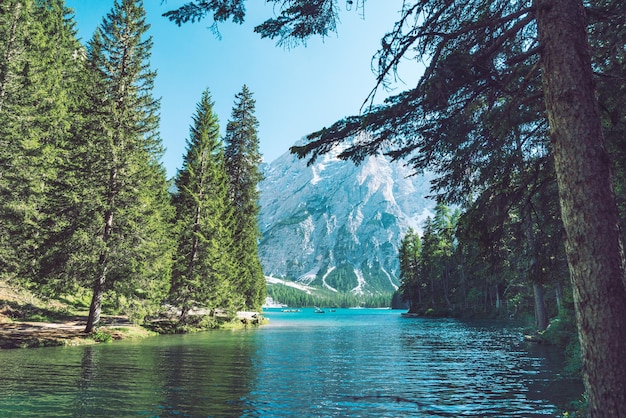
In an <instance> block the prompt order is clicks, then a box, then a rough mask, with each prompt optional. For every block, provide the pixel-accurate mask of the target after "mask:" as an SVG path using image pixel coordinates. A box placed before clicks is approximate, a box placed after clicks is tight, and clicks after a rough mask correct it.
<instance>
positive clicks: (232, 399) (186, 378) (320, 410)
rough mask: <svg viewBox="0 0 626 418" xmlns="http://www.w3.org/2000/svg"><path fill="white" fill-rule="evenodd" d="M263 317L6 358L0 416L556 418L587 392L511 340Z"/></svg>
mask: <svg viewBox="0 0 626 418" xmlns="http://www.w3.org/2000/svg"><path fill="white" fill-rule="evenodd" d="M267 315H268V316H269V317H270V319H271V323H270V325H268V326H264V327H262V328H260V329H249V330H244V331H216V332H208V333H200V334H194V335H185V336H165V337H156V338H150V339H147V340H142V341H139V342H116V343H113V344H101V345H97V346H87V347H66V348H45V349H37V350H8V351H0V364H1V365H2V366H1V369H0V416H49V417H54V416H128V415H145V416H174V415H176V416H218V417H221V416H228V417H230V416H249V417H257V416H355V417H356V416H359V417H364V416H372V417H374V416H376V417H378V416H389V417H397V416H420V417H422V416H425V417H428V416H432V417H445V416H553V415H554V414H555V410H556V408H555V405H556V404H557V403H560V402H565V401H567V400H570V399H574V398H576V397H578V395H579V394H580V392H581V390H582V388H581V385H580V383H579V382H570V381H568V380H565V379H562V378H561V377H560V376H559V374H558V372H559V368H560V367H561V365H560V363H559V360H560V359H559V358H554V355H553V353H546V352H542V351H540V349H538V348H536V347H532V346H528V345H526V343H524V342H523V341H522V339H521V334H520V330H519V329H515V328H505V327H502V326H501V325H498V324H494V323H487V322H476V323H463V322H458V321H455V320H448V319H441V320H439V319H438V320H423V319H407V318H401V317H400V314H399V312H398V311H389V310H369V309H361V310H342V309H338V310H337V311H336V312H332V313H330V312H327V313H326V314H313V312H312V310H311V311H309V310H306V309H305V310H303V311H302V312H300V313H282V312H270V313H268V314H267ZM541 350H543V348H542V349H541ZM548 354H550V355H548ZM555 379H560V380H559V383H558V385H555V384H554V382H555ZM555 389H556V390H555Z"/></svg>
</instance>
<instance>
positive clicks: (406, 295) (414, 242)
mask: <svg viewBox="0 0 626 418" xmlns="http://www.w3.org/2000/svg"><path fill="white" fill-rule="evenodd" d="M421 251H422V243H421V240H420V237H419V235H418V234H417V233H416V232H415V231H414V230H413V228H409V230H408V231H407V233H406V235H405V236H404V237H403V238H402V241H401V242H400V251H399V259H400V288H399V289H398V290H399V292H400V294H401V295H402V298H403V300H405V301H407V302H408V303H409V312H416V311H417V309H418V308H419V307H420V306H421V304H422V284H421V282H420V274H419V273H420V267H421V265H420V256H421Z"/></svg>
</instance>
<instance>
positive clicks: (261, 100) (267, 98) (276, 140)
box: [66, 0, 421, 176]
mask: <svg viewBox="0 0 626 418" xmlns="http://www.w3.org/2000/svg"><path fill="white" fill-rule="evenodd" d="M185 2H186V1H184V0H168V1H167V2H164V3H162V2H161V0H144V6H145V8H146V10H147V20H148V23H150V24H151V25H152V26H151V29H150V32H149V34H150V35H152V37H153V41H154V47H153V49H152V57H151V66H152V68H153V69H156V70H157V72H158V75H157V79H156V82H155V90H154V96H155V97H160V98H161V129H160V132H161V137H162V138H163V144H164V146H165V148H166V154H165V156H164V158H163V162H164V164H165V167H166V168H167V171H168V175H169V176H173V175H174V174H176V170H177V169H178V168H180V166H181V163H182V156H183V154H184V153H185V148H186V140H187V138H188V136H189V135H188V134H189V126H190V124H191V118H192V115H193V114H194V112H195V109H196V104H197V102H198V101H199V100H200V95H201V93H202V91H203V90H204V89H205V88H208V89H209V90H210V92H211V96H212V98H213V101H214V102H215V108H214V109H215V111H216V113H217V115H218V116H219V121H220V128H221V132H222V134H224V130H225V127H226V124H227V122H228V120H229V119H230V117H231V111H232V108H233V105H234V99H235V94H237V93H239V92H240V91H241V88H242V86H243V85H244V84H246V85H247V86H248V87H249V89H250V91H251V92H252V93H253V97H254V99H255V100H256V117H257V119H258V120H259V131H258V134H259V140H260V151H261V153H262V154H263V158H264V160H265V161H266V162H271V161H273V160H274V159H276V158H277V157H279V156H280V155H282V154H283V153H285V152H288V149H289V147H290V146H291V145H293V144H294V143H295V142H296V141H298V140H299V139H300V138H302V137H303V136H305V135H306V134H308V133H310V132H313V131H316V130H318V129H321V128H323V127H324V126H329V125H331V124H332V123H333V122H335V121H337V120H339V119H341V118H342V117H344V116H348V115H354V114H357V113H358V112H359V109H360V108H361V104H362V103H363V101H364V100H365V98H366V97H367V95H368V93H369V92H370V90H371V89H372V88H373V87H374V85H375V75H374V73H373V72H372V66H371V65H372V61H371V58H372V56H373V55H374V53H375V52H376V50H377V49H378V46H379V45H380V39H381V38H382V36H383V35H384V34H385V33H386V32H388V31H390V30H391V29H392V28H393V23H394V22H395V21H396V18H397V17H398V11H399V10H400V7H401V4H402V0H369V1H367V2H366V4H365V10H364V16H363V14H361V13H359V11H354V10H352V11H347V10H345V9H344V10H343V12H342V14H341V16H340V19H341V23H340V25H339V26H338V35H334V34H332V35H331V36H330V37H327V38H325V39H324V40H322V39H320V38H316V39H311V40H309V41H308V42H307V45H306V46H298V47H295V48H292V49H284V48H281V47H277V46H276V44H275V41H272V40H269V39H261V38H260V36H259V35H258V34H256V33H254V32H253V28H254V26H256V25H257V24H259V23H261V22H262V21H263V20H265V19H266V18H268V17H272V16H274V14H273V10H272V8H271V6H268V5H267V4H265V2H264V1H262V0H250V1H248V2H247V8H248V13H247V18H246V23H245V24H243V25H236V24H232V23H222V24H220V26H219V29H220V32H221V39H218V38H217V37H216V36H215V35H214V34H213V32H211V30H209V29H208V26H209V25H210V24H211V23H212V20H210V19H207V20H204V21H201V22H196V23H193V24H192V23H187V24H185V25H183V26H182V27H178V26H176V25H175V24H174V23H172V22H170V21H168V20H167V19H165V18H164V17H162V16H161V15H162V14H163V13H164V12H165V11H167V10H171V9H173V8H176V7H177V6H180V5H182V4H184V3H185ZM354 3H355V4H356V3H357V1H355V2H354ZM66 4H67V6H68V7H71V8H73V9H74V11H75V21H76V23H77V28H78V31H79V36H80V38H81V39H82V41H83V43H85V42H87V41H88V40H89V39H90V38H91V36H92V35H93V32H94V30H95V29H96V27H97V26H99V25H100V24H101V23H102V18H103V17H104V16H105V15H106V14H107V13H108V12H109V11H110V10H111V8H112V6H113V0H66ZM339 4H340V5H341V6H342V7H344V4H345V2H344V1H343V0H340V1H339ZM419 68H421V67H420V66H418V65H417V64H413V63H407V64H406V69H405V70H403V73H402V74H401V76H402V78H403V81H404V83H402V82H401V83H398V84H397V87H396V90H395V91H393V92H391V93H398V92H400V91H402V90H406V89H407V88H410V87H413V86H414V85H415V82H416V81H417V78H418V75H419V71H420V70H419ZM388 95H389V92H385V91H384V90H383V91H380V92H379V94H378V96H377V100H376V102H381V101H382V100H383V99H384V98H385V97H386V96H388Z"/></svg>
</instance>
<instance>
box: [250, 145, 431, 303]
mask: <svg viewBox="0 0 626 418" xmlns="http://www.w3.org/2000/svg"><path fill="white" fill-rule="evenodd" d="M339 151H340V150H339V149H337V150H335V152H334V153H330V154H327V155H326V156H324V157H323V158H320V159H318V161H317V162H316V163H315V164H313V165H311V166H308V167H307V165H306V160H299V159H298V158H297V157H296V156H294V155H291V154H289V153H286V154H284V155H283V156H281V157H279V158H278V159H277V160H275V161H274V162H272V163H271V164H269V165H266V166H265V167H264V175H265V180H263V181H262V182H261V184H260V190H261V200H260V206H261V213H260V217H259V223H260V230H261V233H262V239H261V242H260V244H259V255H260V258H261V262H262V264H263V268H264V271H265V275H266V276H272V277H279V278H283V279H291V280H295V281H297V282H300V283H302V284H306V285H312V286H319V287H325V288H327V289H330V290H332V291H337V292H347V291H350V292H354V293H357V294H375V293H381V292H390V291H393V290H395V289H396V288H397V287H398V285H399V278H398V275H399V263H398V246H399V243H400V240H401V239H402V236H403V235H404V234H405V233H406V231H407V230H408V228H409V227H413V228H414V229H419V225H420V224H421V222H422V221H423V220H424V219H425V218H426V216H429V215H432V212H431V210H432V209H433V207H434V202H433V201H431V200H429V199H427V198H426V197H425V196H426V195H427V194H428V191H429V179H428V178H427V177H424V176H411V174H412V172H411V171H410V170H409V169H407V168H406V167H403V166H402V165H401V164H398V163H393V164H392V163H391V162H390V160H389V159H388V158H386V157H383V156H375V157H368V158H367V159H366V160H365V161H364V162H363V163H362V164H361V165H359V166H355V165H354V164H353V163H351V162H346V161H342V160H339V159H337V158H336V156H337V155H338V153H339Z"/></svg>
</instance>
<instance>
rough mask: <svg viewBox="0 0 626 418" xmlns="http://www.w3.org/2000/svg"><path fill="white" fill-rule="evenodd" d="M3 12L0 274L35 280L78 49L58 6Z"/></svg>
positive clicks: (65, 135)
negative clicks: (0, 236)
mask: <svg viewBox="0 0 626 418" xmlns="http://www.w3.org/2000/svg"><path fill="white" fill-rule="evenodd" d="M6 6H8V7H10V8H9V9H8V11H6V10H5V11H3V13H2V17H3V19H0V21H1V23H0V26H2V25H3V24H7V26H4V27H3V29H5V30H6V31H7V32H6V34H7V39H8V40H9V42H8V43H7V44H6V45H5V49H4V51H3V53H2V57H3V58H4V60H3V61H2V65H0V67H1V68H2V70H0V73H1V74H0V119H1V120H2V123H1V127H0V131H1V137H2V138H3V141H5V144H4V146H3V147H2V151H0V154H1V157H0V160H1V161H2V163H1V167H2V168H1V170H2V176H1V178H2V180H0V189H1V190H2V192H1V193H2V196H3V199H2V203H0V207H1V211H2V218H3V220H4V222H5V225H4V226H5V228H3V232H4V233H6V235H2V238H0V241H1V242H2V245H1V247H2V249H1V250H0V253H1V254H2V256H1V258H2V262H0V264H2V265H3V270H4V271H5V273H6V272H7V271H11V272H12V274H17V275H19V277H20V278H21V279H23V280H29V281H31V282H33V281H36V282H39V280H40V273H41V267H40V264H41V256H42V254H43V253H44V252H46V246H47V242H48V241H50V237H51V235H52V234H53V232H54V231H55V230H58V229H59V227H60V223H59V222H58V219H57V217H56V216H55V214H54V213H53V212H54V211H55V210H53V208H52V207H51V206H52V205H53V202H54V200H55V199H54V198H53V196H55V193H56V190H58V184H59V182H62V181H63V180H64V179H65V178H66V165H67V162H68V160H69V159H68V157H67V152H66V151H67V149H68V146H67V144H68V142H69V140H70V137H71V129H70V127H71V125H72V123H73V122H74V120H75V118H76V116H77V114H76V103H77V102H76V100H75V97H76V94H75V91H76V90H77V87H78V79H79V78H80V77H79V75H80V72H81V62H80V57H79V55H78V54H77V52H78V51H79V50H80V49H81V47H80V44H79V42H78V40H77V39H76V33H75V30H74V27H73V22H72V21H71V19H70V18H69V14H70V10H69V9H67V8H65V7H64V5H63V1H62V0H41V1H36V2H32V1H21V2H9V4H6V3H3V4H2V6H0V7H6ZM7 18H8V20H7ZM65 192H67V190H66V191H65ZM60 200H63V199H60ZM11 254H13V255H12V256H11ZM11 257H13V260H11ZM7 269H8V270H7Z"/></svg>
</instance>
